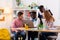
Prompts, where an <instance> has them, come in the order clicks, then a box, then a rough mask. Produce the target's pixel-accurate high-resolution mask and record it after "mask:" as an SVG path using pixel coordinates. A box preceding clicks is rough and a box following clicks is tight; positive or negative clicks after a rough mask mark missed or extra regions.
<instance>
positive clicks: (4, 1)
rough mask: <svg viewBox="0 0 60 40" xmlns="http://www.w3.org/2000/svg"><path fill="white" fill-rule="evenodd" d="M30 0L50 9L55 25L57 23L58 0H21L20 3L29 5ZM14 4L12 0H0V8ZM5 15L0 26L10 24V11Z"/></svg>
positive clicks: (12, 6)
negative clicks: (4, 19)
mask: <svg viewBox="0 0 60 40" xmlns="http://www.w3.org/2000/svg"><path fill="white" fill-rule="evenodd" d="M32 2H36V3H37V4H38V5H44V6H45V7H47V8H48V9H50V10H51V11H52V13H53V15H54V17H55V19H56V21H55V23H54V24H55V25H59V24H60V23H59V22H60V21H59V19H58V17H59V0H22V3H24V4H26V5H29V4H31V3H32ZM15 5H16V4H15V3H14V0H1V1H0V7H2V8H7V7H8V8H9V9H11V8H14V6H15ZM5 16H6V21H4V22H0V27H8V26H10V24H11V21H12V15H11V13H10V14H9V15H5Z"/></svg>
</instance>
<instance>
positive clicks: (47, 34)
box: [39, 32, 56, 40]
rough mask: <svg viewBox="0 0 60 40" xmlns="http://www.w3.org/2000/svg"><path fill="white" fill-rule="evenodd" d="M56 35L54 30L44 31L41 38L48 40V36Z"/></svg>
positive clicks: (41, 39)
mask: <svg viewBox="0 0 60 40" xmlns="http://www.w3.org/2000/svg"><path fill="white" fill-rule="evenodd" d="M53 35H56V33H54V32H42V33H41V35H40V39H39V40H46V39H47V37H48V36H53Z"/></svg>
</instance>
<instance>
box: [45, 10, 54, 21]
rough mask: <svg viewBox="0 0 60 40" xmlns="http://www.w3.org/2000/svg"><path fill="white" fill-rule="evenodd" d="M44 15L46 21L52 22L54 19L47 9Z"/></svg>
mask: <svg viewBox="0 0 60 40" xmlns="http://www.w3.org/2000/svg"><path fill="white" fill-rule="evenodd" d="M44 16H45V19H46V21H47V22H51V21H53V22H54V21H55V20H54V18H53V16H52V15H51V14H50V12H49V11H47V10H46V11H44Z"/></svg>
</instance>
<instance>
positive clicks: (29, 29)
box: [12, 28, 60, 32]
mask: <svg viewBox="0 0 60 40" xmlns="http://www.w3.org/2000/svg"><path fill="white" fill-rule="evenodd" d="M12 29H17V30H25V31H38V32H60V30H59V29H56V30H48V29H44V30H40V29H39V30H38V29H36V30H34V29H31V28H28V29H25V28H12Z"/></svg>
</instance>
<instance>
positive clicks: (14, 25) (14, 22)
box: [11, 20, 16, 31]
mask: <svg viewBox="0 0 60 40" xmlns="http://www.w3.org/2000/svg"><path fill="white" fill-rule="evenodd" d="M15 27H16V21H15V20H14V21H13V23H12V25H11V30H12V31H16V29H14V28H15Z"/></svg>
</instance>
